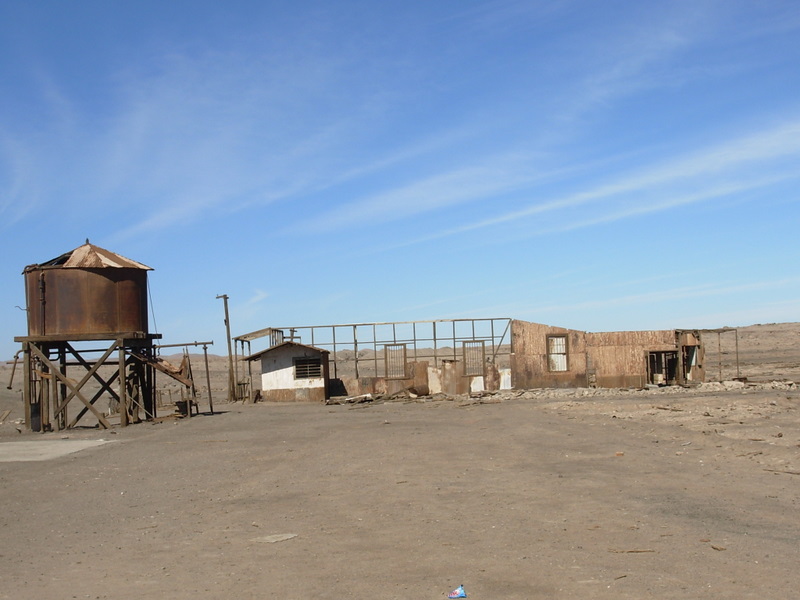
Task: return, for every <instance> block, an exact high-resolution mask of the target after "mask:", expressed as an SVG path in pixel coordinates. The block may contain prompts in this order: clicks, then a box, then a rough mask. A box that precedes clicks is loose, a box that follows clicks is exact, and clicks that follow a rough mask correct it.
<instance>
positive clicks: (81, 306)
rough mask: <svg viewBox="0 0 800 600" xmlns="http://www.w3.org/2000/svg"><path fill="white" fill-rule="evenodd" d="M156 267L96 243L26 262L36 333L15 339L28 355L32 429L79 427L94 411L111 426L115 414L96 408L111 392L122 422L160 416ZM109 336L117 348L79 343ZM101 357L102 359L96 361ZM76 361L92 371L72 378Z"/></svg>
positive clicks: (29, 306) (28, 406)
mask: <svg viewBox="0 0 800 600" xmlns="http://www.w3.org/2000/svg"><path fill="white" fill-rule="evenodd" d="M149 270H151V269H150V267H148V266H146V265H143V264H141V263H138V262H136V261H134V260H131V259H128V258H125V257H123V256H120V255H118V254H115V253H113V252H110V251H108V250H105V249H103V248H100V247H99V246H95V245H93V244H90V243H89V241H88V240H87V241H86V244H84V245H82V246H79V247H78V248H76V249H74V250H72V251H70V252H67V253H65V254H62V255H61V256H58V257H56V258H54V259H52V260H49V261H47V262H44V263H40V264H33V265H29V266H27V267H25V270H24V271H23V275H24V278H25V296H26V304H27V312H28V335H27V336H25V337H18V338H15V340H16V341H19V342H21V343H22V345H23V351H24V354H25V361H24V367H25V379H24V389H23V397H24V401H25V416H26V423H27V425H28V427H29V428H31V429H33V430H35V431H46V430H49V429H51V428H52V427H53V426H55V428H56V429H62V428H67V427H73V426H75V425H76V423H77V422H78V421H79V420H80V419H81V418H82V417H84V416H85V415H86V414H87V413H91V414H92V415H93V416H94V417H95V419H96V421H97V423H98V424H99V425H100V426H101V427H109V426H110V424H111V423H110V419H109V417H108V415H105V414H103V412H101V410H99V409H98V408H97V407H95V403H96V402H97V400H98V399H99V398H100V397H102V396H103V395H104V394H105V395H107V396H108V395H110V396H111V397H113V398H115V399H116V400H117V401H118V403H119V418H120V424H121V425H127V424H128V423H129V422H130V421H131V420H134V421H135V420H139V418H140V417H139V415H140V412H143V413H144V416H145V418H152V417H154V416H155V402H154V390H153V379H154V374H153V357H154V353H153V340H155V339H158V338H160V337H161V336H160V335H159V334H152V333H150V332H149V329H148V319H147V315H148V305H147V297H148V293H147V292H148V290H147V271H149ZM104 340H105V341H110V342H111V344H110V346H107V347H101V348H100V349H96V348H90V349H85V348H79V347H78V346H79V345H80V344H76V342H80V343H81V344H83V345H85V343H86V342H98V341H104ZM97 354H100V355H101V358H99V359H96V358H89V357H90V356H93V357H96V355H97ZM68 359H69V360H68ZM114 359H116V360H114ZM103 365H106V368H105V369H103V370H102V371H101V370H100V367H101V366H103ZM76 366H77V367H81V368H83V369H85V370H86V373H85V374H83V376H81V377H76V376H73V377H68V376H67V369H68V367H76ZM109 366H111V367H112V369H111V370H112V371H113V372H112V373H111V374H110V375H109V374H108V371H109ZM89 382H91V383H92V384H93V386H94V387H92V386H87V385H86V384H87V383H89ZM98 383H99V389H98V386H97V384H98ZM73 401H75V402H73ZM70 402H73V406H74V405H75V404H77V405H78V408H79V409H80V410H79V412H78V414H77V415H76V416H75V417H74V418H73V419H72V420H70V419H69V418H68V416H67V412H68V411H67V409H68V406H69V404H70Z"/></svg>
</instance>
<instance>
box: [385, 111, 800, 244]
mask: <svg viewBox="0 0 800 600" xmlns="http://www.w3.org/2000/svg"><path fill="white" fill-rule="evenodd" d="M798 158H800V120H788V121H786V122H785V123H783V124H781V125H779V126H777V127H774V128H773V129H771V130H768V131H765V132H760V133H756V134H752V135H748V136H743V137H741V138H738V139H734V140H729V141H726V142H723V143H720V144H716V145H713V146H710V147H708V148H705V149H702V150H699V151H696V152H691V153H689V154H688V155H685V156H683V157H679V158H677V159H674V160H669V161H666V162H664V163H662V164H659V165H654V166H652V167H650V168H643V169H641V170H640V171H638V172H634V173H631V174H629V175H628V176H626V177H622V178H620V179H617V180H615V181H611V182H609V183H601V184H598V185H597V186H595V187H592V188H590V189H587V190H584V191H579V192H576V193H573V194H570V195H567V196H563V197H559V198H555V199H552V200H547V201H542V202H537V203H534V204H530V205H528V206H525V207H524V208H521V209H518V210H513V211H507V212H504V213H502V214H499V215H495V216H492V217H489V218H484V219H480V220H477V221H473V222H471V223H467V224H464V225H460V226H457V227H451V228H448V229H442V230H440V231H437V232H435V233H432V234H430V235H427V236H421V237H417V238H415V239H413V240H407V241H403V242H400V243H397V244H393V245H391V246H388V247H385V249H389V248H399V247H404V246H408V245H412V244H418V243H423V242H430V241H433V240H438V239H442V238H446V237H450V236H454V235H459V234H465V233H470V232H474V231H478V230H483V229H488V228H491V227H496V226H499V225H503V224H506V223H511V222H518V221H521V220H526V219H532V218H534V217H538V216H541V215H544V214H547V213H554V212H558V211H563V210H567V209H572V208H576V207H579V206H581V207H583V206H587V205H596V206H597V210H596V211H595V212H596V214H597V216H596V217H594V218H590V219H584V220H580V221H576V220H575V219H574V217H572V218H570V219H569V220H568V224H567V225H563V226H560V227H559V228H556V229H555V230H559V231H564V230H569V229H577V228H581V227H589V226H593V225H598V224H603V223H611V222H613V221H616V220H621V219H626V218H630V217H633V216H641V215H645V214H648V213H652V212H659V211H664V210H669V209H671V208H676V207H679V206H686V205H691V204H695V203H698V202H704V201H708V200H710V199H713V198H721V197H725V196H727V195H732V194H737V193H740V192H743V191H748V190H753V189H758V188H762V187H766V186H769V185H773V184H775V183H778V182H781V181H785V180H788V179H792V178H797V177H800V172H798V171H797V169H796V165H797V159H798ZM535 193H536V192H535V190H533V189H532V190H531V194H535ZM535 232H536V234H539V233H543V232H545V230H543V229H537V230H535Z"/></svg>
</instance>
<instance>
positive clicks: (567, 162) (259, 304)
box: [0, 0, 800, 358]
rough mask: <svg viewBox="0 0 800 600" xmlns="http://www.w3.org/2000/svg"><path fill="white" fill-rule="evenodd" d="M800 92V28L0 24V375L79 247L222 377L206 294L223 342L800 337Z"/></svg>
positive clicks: (677, 12)
mask: <svg viewBox="0 0 800 600" xmlns="http://www.w3.org/2000/svg"><path fill="white" fill-rule="evenodd" d="M799 64H800V6H799V5H798V4H797V3H796V2H794V1H780V0H775V1H765V2H752V1H749V0H748V1H738V0H720V1H708V0H692V1H686V2H684V1H680V0H678V1H673V2H655V1H653V2H650V1H642V0H636V1H614V0H609V1H605V2H595V1H591V0H586V1H583V0H580V1H578V0H575V1H571V0H565V1H558V0H548V1H546V2H538V1H534V0H526V1H516V0H494V1H491V0H490V1H474V2H471V1H466V0H460V1H451V0H439V1H437V2H429V1H425V2H420V1H415V0H404V1H403V2H395V1H393V0H387V1H383V2H374V1H355V0H341V1H339V2H336V3H332V2H327V1H325V2H315V1H304V0H299V1H292V2H288V1H280V2H278V1H270V0H262V1H259V2H246V1H235V0H234V1H229V2H226V3H220V2H204V1H194V2H166V3H165V2H149V1H147V0H143V1H139V2H125V3H123V2H113V1H106V0H103V1H99V0H98V1H91V2H90V1H75V2H62V1H46V0H44V1H37V2H27V1H26V2H22V1H18V0H6V1H5V2H3V3H2V4H0V248H1V249H2V256H3V260H2V261H0V263H1V264H0V268H2V273H0V277H1V278H2V279H1V281H2V286H0V311H2V313H1V314H2V329H0V357H2V358H6V357H10V356H11V355H12V354H13V352H14V351H15V350H16V349H17V344H15V343H14V341H13V338H14V336H19V335H25V333H26V324H25V313H24V312H23V311H21V310H20V309H18V308H16V306H24V302H25V297H24V289H23V280H22V276H21V272H22V270H23V268H24V267H25V266H26V265H28V264H32V263H38V262H44V261H46V260H49V259H51V258H54V257H56V256H58V255H60V254H62V253H64V252H66V251H68V250H71V249H73V248H75V247H77V246H79V245H81V244H82V243H83V242H84V240H85V239H86V238H87V237H88V238H90V239H91V241H92V243H94V244H97V245H99V246H102V247H104V248H107V249H109V250H112V251H114V252H117V253H119V254H122V255H124V256H127V257H129V258H132V259H134V260H137V261H139V262H142V263H145V264H147V265H149V266H151V267H153V268H154V269H155V270H154V271H153V272H151V274H150V288H151V294H152V299H153V307H152V308H153V313H154V316H155V329H156V330H157V331H158V332H159V333H162V334H163V336H164V339H163V341H164V342H165V343H182V342H186V341H192V340H207V339H213V340H214V341H215V346H214V348H213V349H212V351H214V352H217V353H219V354H223V353H224V352H225V341H224V340H225V337H224V325H223V306H222V301H221V300H218V299H216V295H218V294H228V295H229V296H230V311H231V324H232V329H233V333H234V335H236V334H241V333H245V332H248V331H252V330H255V329H260V328H262V327H267V326H274V325H325V324H333V323H351V322H371V321H407V320H427V319H436V318H462V317H515V318H521V319H527V320H531V321H536V322H541V323H548V324H552V325H560V326H564V327H570V328H575V329H583V330H588V331H606V330H609V331H610V330H627V329H660V328H672V327H709V328H710V327H718V326H723V325H730V326H737V325H748V324H752V323H767V322H780V321H797V320H800V318H799V317H798V315H799V314H800V272H799V271H798V264H800V250H798V249H799V248H800V244H798V241H797V230H798V225H800V203H799V202H798V200H799V199H800V198H798V183H800V68H798V65H799ZM254 349H255V348H254Z"/></svg>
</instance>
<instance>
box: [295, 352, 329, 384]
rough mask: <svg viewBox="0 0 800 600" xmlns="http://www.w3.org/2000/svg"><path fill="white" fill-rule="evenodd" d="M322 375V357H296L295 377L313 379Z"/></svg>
mask: <svg viewBox="0 0 800 600" xmlns="http://www.w3.org/2000/svg"><path fill="white" fill-rule="evenodd" d="M315 377H322V359H321V358H319V357H316V358H295V359H294V378H295V379H313V378H315Z"/></svg>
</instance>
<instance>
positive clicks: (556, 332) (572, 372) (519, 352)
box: [511, 320, 588, 389]
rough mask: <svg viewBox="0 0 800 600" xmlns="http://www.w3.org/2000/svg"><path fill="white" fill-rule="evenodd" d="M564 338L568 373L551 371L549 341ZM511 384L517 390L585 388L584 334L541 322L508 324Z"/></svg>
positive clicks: (513, 322)
mask: <svg viewBox="0 0 800 600" xmlns="http://www.w3.org/2000/svg"><path fill="white" fill-rule="evenodd" d="M552 336H565V337H566V342H567V343H566V347H567V349H568V353H569V354H568V358H567V370H566V371H553V370H551V365H550V361H549V360H548V338H549V337H552ZM511 340H512V345H513V348H514V351H513V354H512V356H511V385H512V387H514V388H516V389H529V388H542V387H553V388H567V387H583V386H586V385H587V381H588V379H587V366H586V334H585V333H584V332H582V331H575V330H572V329H565V328H563V327H552V326H550V325H543V324H540V323H529V322H527V321H518V320H514V321H512V322H511Z"/></svg>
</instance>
